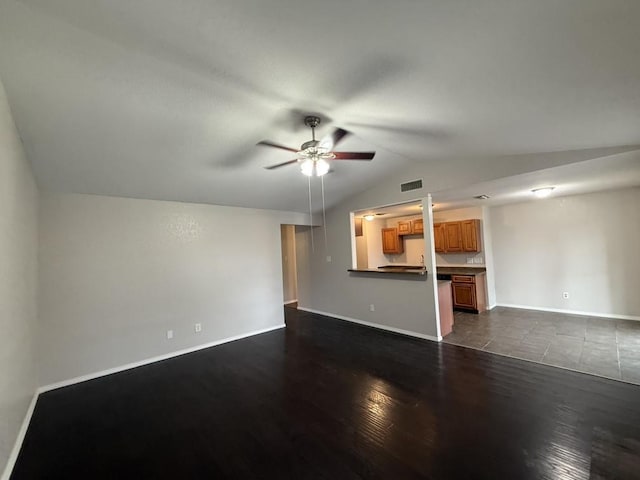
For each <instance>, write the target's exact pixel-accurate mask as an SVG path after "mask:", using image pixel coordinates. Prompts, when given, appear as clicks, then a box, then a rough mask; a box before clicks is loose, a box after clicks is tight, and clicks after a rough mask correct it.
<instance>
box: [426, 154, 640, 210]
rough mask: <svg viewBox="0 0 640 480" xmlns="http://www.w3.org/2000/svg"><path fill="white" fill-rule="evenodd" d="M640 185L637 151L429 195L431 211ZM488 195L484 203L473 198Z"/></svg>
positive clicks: (639, 159)
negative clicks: (539, 192) (544, 192)
mask: <svg viewBox="0 0 640 480" xmlns="http://www.w3.org/2000/svg"><path fill="white" fill-rule="evenodd" d="M638 185H640V150H636V151H632V152H625V153H619V154H617V155H610V156H606V157H601V158H595V159H592V160H586V161H583V162H577V163H571V164H569V165H562V166H559V167H554V168H546V169H542V170H537V171H535V172H530V173H525V174H521V175H514V176H511V177H505V178H499V179H496V180H491V181H488V182H480V183H476V184H473V185H468V186H464V187H460V188H454V189H448V190H443V191H440V192H434V193H433V201H434V202H435V204H434V210H451V209H455V208H463V207H472V206H485V205H490V206H494V205H505V204H509V203H518V202H527V201H531V200H535V199H536V197H535V196H534V195H533V193H532V192H531V191H532V190H534V189H536V188H542V187H554V190H553V192H552V196H554V197H558V196H567V195H578V194H585V193H592V192H598V191H602V190H611V189H614V188H616V189H619V188H626V187H635V186H638ZM478 195H488V196H489V199H487V200H478V199H476V198H474V197H476V196H478Z"/></svg>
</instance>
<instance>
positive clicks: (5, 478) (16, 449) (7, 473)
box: [0, 391, 40, 480]
mask: <svg viewBox="0 0 640 480" xmlns="http://www.w3.org/2000/svg"><path fill="white" fill-rule="evenodd" d="M39 395H40V394H39V393H38V392H37V391H36V392H35V393H34V394H33V398H32V399H31V403H30V404H29V408H27V413H26V414H25V416H24V420H22V425H21V426H20V430H19V431H18V436H17V437H16V441H15V443H14V444H13V449H12V450H11V453H10V454H9V458H8V459H7V465H6V466H5V467H4V472H3V473H2V477H0V480H9V477H11V473H12V472H13V467H14V466H15V464H16V460H17V459H18V454H19V453H20V449H21V448H22V442H24V436H25V435H26V434H27V429H28V428H29V423H30V422H31V416H32V415H33V411H34V409H35V408H36V402H37V401H38V396H39Z"/></svg>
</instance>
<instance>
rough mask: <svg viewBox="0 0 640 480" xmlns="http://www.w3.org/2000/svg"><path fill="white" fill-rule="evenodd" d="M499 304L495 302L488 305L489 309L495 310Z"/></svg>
mask: <svg viewBox="0 0 640 480" xmlns="http://www.w3.org/2000/svg"><path fill="white" fill-rule="evenodd" d="M497 306H498V304H497V303H494V304H493V305H488V306H487V310H493V309H494V308H496V307H497Z"/></svg>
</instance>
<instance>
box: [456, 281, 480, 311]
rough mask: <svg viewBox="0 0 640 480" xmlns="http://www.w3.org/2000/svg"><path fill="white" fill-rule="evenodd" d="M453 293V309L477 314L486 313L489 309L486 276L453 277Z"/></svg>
mask: <svg viewBox="0 0 640 480" xmlns="http://www.w3.org/2000/svg"><path fill="white" fill-rule="evenodd" d="M451 293H452V294H453V308H455V309H458V310H466V311H472V312H475V313H480V312H484V311H485V310H486V309H487V300H486V298H487V278H486V274H485V273H481V274H476V275H452V277H451Z"/></svg>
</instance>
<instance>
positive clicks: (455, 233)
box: [433, 219, 481, 253]
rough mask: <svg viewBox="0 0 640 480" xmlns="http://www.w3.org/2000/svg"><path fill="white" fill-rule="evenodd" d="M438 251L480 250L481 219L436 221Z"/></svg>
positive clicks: (435, 231) (436, 247) (435, 232)
mask: <svg viewBox="0 0 640 480" xmlns="http://www.w3.org/2000/svg"><path fill="white" fill-rule="evenodd" d="M433 235H434V244H435V245H434V247H435V251H436V253H462V252H480V251H481V249H480V248H481V246H480V242H479V238H480V220H478V219H471V220H461V221H458V222H444V223H435V224H434V225H433Z"/></svg>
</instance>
